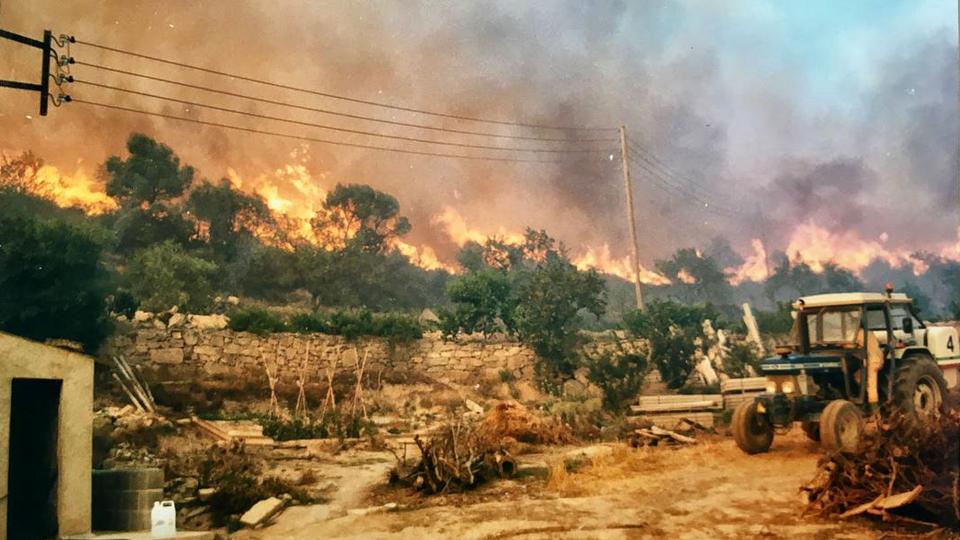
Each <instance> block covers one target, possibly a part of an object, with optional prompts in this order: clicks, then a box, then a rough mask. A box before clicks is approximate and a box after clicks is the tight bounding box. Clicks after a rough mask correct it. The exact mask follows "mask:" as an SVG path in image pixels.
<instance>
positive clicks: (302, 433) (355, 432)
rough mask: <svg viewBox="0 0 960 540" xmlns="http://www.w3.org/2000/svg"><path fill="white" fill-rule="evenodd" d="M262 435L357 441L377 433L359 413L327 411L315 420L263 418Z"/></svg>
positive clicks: (287, 438)
mask: <svg viewBox="0 0 960 540" xmlns="http://www.w3.org/2000/svg"><path fill="white" fill-rule="evenodd" d="M260 423H261V424H262V425H263V433H264V435H267V436H268V437H271V438H273V439H274V440H277V441H292V440H297V439H331V438H336V439H356V438H358V437H362V436H364V435H373V434H374V433H376V432H377V427H376V424H374V423H373V422H371V421H369V420H367V419H366V418H364V417H363V415H361V414H347V413H341V412H340V411H336V410H334V411H327V412H325V413H324V414H323V415H322V416H320V417H318V418H306V419H302V418H264V419H262V420H260Z"/></svg>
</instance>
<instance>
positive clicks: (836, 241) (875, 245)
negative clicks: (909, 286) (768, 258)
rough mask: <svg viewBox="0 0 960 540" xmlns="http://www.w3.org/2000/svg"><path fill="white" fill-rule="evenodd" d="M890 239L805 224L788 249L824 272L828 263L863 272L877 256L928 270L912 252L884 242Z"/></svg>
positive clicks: (920, 270) (917, 271) (915, 269)
mask: <svg viewBox="0 0 960 540" xmlns="http://www.w3.org/2000/svg"><path fill="white" fill-rule="evenodd" d="M886 238H887V237H886V235H885V234H884V235H881V236H880V237H879V239H877V240H866V239H864V238H861V237H860V236H859V235H858V234H857V233H856V232H853V231H846V232H843V233H834V232H830V231H828V230H826V229H824V228H822V227H819V226H817V225H815V224H813V223H805V224H803V225H800V226H799V227H797V228H796V229H795V230H794V231H793V234H792V235H791V237H790V241H789V243H788V244H787V250H786V252H787V254H788V255H789V256H790V257H795V258H797V259H798V260H799V261H801V262H804V263H806V264H807V265H809V266H810V268H811V269H813V271H814V272H822V271H823V267H824V265H825V264H827V263H834V264H836V265H838V266H840V267H842V268H845V269H847V270H850V271H851V272H853V273H854V274H860V273H861V272H862V271H863V269H864V268H866V267H867V266H868V265H869V264H870V263H871V262H873V261H874V260H877V259H879V260H882V261H885V262H887V263H888V264H889V265H890V266H894V267H899V266H904V265H910V266H911V267H912V269H913V273H914V275H920V274H922V273H924V272H925V271H926V264H925V263H924V262H923V261H920V260H918V259H916V258H914V257H913V256H912V255H911V253H910V252H909V251H906V250H897V249H892V248H889V247H888V246H886V245H884V243H885V241H886Z"/></svg>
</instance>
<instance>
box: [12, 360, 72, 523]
mask: <svg viewBox="0 0 960 540" xmlns="http://www.w3.org/2000/svg"><path fill="white" fill-rule="evenodd" d="M61 386H62V381H60V380H58V379H13V388H12V392H11V401H10V439H9V441H10V461H9V469H8V471H7V482H8V484H7V493H8V496H7V538H9V539H10V540H20V539H24V540H26V539H38V538H56V536H57V532H58V524H57V478H58V469H57V439H58V429H57V426H58V420H59V419H58V416H59V410H60V389H61Z"/></svg>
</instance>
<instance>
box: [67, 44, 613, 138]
mask: <svg viewBox="0 0 960 540" xmlns="http://www.w3.org/2000/svg"><path fill="white" fill-rule="evenodd" d="M76 65H78V66H85V67H91V68H94V69H99V70H103V71H108V72H111V73H117V74H121V75H129V76H131V77H138V78H141V79H146V80H150V81H156V82H162V83H166V84H172V85H176V86H181V87H184V88H191V89H194V90H202V91H204V92H211V93H214V94H220V95H223V96H230V97H236V98H241V99H249V100H251V101H258V102H260V103H268V104H271V105H279V106H281V107H291V108H294V109H299V110H303V111H312V112H318V113H323V114H329V115H333V116H340V117H343V118H352V119H354V120H367V121H369V122H379V123H382V124H389V125H393V126H402V127H410V128H416V129H425V130H430V131H440V132H446V133H456V134H459V135H476V136H480V137H495V138H500V139H516V140H524V141H544V142H572V143H594V142H602V143H607V142H616V141H617V139H616V138H611V137H604V138H569V137H542V136H534V135H502V134H499V133H491V132H489V131H474V130H468V129H455V128H446V127H439V126H430V125H426V124H417V123H413V122H401V121H398V120H388V119H385V118H377V117H375V116H366V115H362V114H352V113H345V112H341V111H334V110H330V109H324V108H320V107H310V106H307V105H298V104H296V103H290V102H287V101H279V100H274V99H267V98H261V97H257V96H251V95H249V94H241V93H237V92H230V91H227V90H220V89H217V88H210V87H207V86H202V85H197V84H190V83H186V82H183V81H178V80H174V79H167V78H164V77H157V76H154V75H147V74H145V73H137V72H135V71H128V70H124V69H118V68H114V67H110V66H104V65H100V64H93V63H90V62H84V61H82V60H77V61H76Z"/></svg>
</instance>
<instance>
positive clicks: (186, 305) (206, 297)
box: [127, 241, 217, 313]
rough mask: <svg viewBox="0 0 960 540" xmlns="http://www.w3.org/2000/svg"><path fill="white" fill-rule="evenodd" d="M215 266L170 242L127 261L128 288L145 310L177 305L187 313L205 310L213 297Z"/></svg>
mask: <svg viewBox="0 0 960 540" xmlns="http://www.w3.org/2000/svg"><path fill="white" fill-rule="evenodd" d="M216 271H217V265H215V264H213V263H212V262H209V261H205V260H203V259H200V258H197V257H194V256H192V255H189V254H188V253H186V252H185V251H184V250H183V248H182V247H181V246H180V245H178V244H175V243H173V242H171V241H167V242H163V243H162V244H155V245H153V246H151V247H149V248H147V249H144V250H141V251H138V252H137V253H136V255H135V256H134V257H133V261H132V262H131V263H130V268H129V269H128V271H127V279H128V281H129V283H130V290H131V291H132V292H133V294H134V296H136V297H137V298H139V299H140V303H141V305H142V306H143V308H144V309H146V310H148V311H164V310H167V309H170V308H171V307H173V306H177V307H178V308H180V310H181V311H183V312H186V313H204V312H206V311H208V310H209V308H210V305H211V302H212V299H213V275H214V273H215V272H216Z"/></svg>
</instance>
